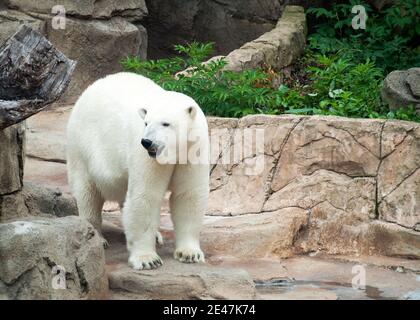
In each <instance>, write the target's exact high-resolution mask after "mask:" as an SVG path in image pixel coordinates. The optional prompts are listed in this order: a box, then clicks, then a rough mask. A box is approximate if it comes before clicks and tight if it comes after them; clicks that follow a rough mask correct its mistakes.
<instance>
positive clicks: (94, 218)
mask: <svg viewBox="0 0 420 320" xmlns="http://www.w3.org/2000/svg"><path fill="white" fill-rule="evenodd" d="M72 189H73V195H74V197H75V198H76V202H77V208H78V211H79V216H80V217H82V218H84V219H86V220H87V221H89V222H90V223H91V224H92V225H93V227H94V228H95V229H96V230H97V231H98V233H99V235H100V237H101V238H102V243H103V245H104V247H105V248H107V247H108V242H107V241H106V240H105V238H104V237H103V235H102V232H101V227H102V207H103V205H104V199H103V197H102V195H101V193H100V192H99V190H98V188H97V187H96V186H95V184H94V183H92V182H91V181H90V180H89V178H88V177H86V176H85V175H84V174H83V173H77V174H76V175H73V177H72Z"/></svg>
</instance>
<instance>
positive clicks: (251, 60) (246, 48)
mask: <svg viewBox="0 0 420 320" xmlns="http://www.w3.org/2000/svg"><path fill="white" fill-rule="evenodd" d="M305 42H306V18H305V13H304V11H303V8H301V7H297V6H287V7H286V9H285V11H284V12H283V14H282V17H281V18H280V19H279V21H278V23H277V25H276V26H275V28H274V29H273V30H271V31H269V32H266V33H264V34H263V35H262V36H260V37H259V38H258V39H255V40H253V41H251V42H248V43H246V44H244V45H243V46H242V47H240V48H239V49H236V50H234V51H232V52H231V53H229V54H228V55H227V56H226V61H227V65H226V66H225V69H226V70H232V71H242V70H244V69H254V68H257V67H263V66H264V65H269V66H271V67H273V68H275V69H281V68H283V67H286V66H288V65H290V64H292V63H293V62H294V61H295V60H296V59H297V58H298V57H299V56H300V55H301V54H302V53H303V50H304V48H305Z"/></svg>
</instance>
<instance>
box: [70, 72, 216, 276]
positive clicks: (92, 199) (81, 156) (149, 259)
mask: <svg viewBox="0 0 420 320" xmlns="http://www.w3.org/2000/svg"><path fill="white" fill-rule="evenodd" d="M191 106H193V107H194V108H195V109H194V115H192V114H191V113H188V112H187V109H188V108H189V107H191ZM142 108H144V109H146V110H147V114H146V115H145V118H144V120H143V119H142V115H143V114H142V112H140V111H139V110H140V109H142ZM143 116H144V115H143ZM146 121H147V122H150V124H149V125H148V127H147V128H149V129H147V130H148V131H149V133H150V132H152V133H150V134H152V135H153V133H156V131H157V132H164V133H165V132H166V131H165V130H167V129H168V128H165V127H163V126H162V125H161V123H162V122H168V123H170V125H171V127H170V128H171V129H176V130H177V129H178V128H179V127H181V126H186V127H187V130H188V131H190V130H192V129H194V130H199V132H201V135H202V137H203V139H201V140H200V146H201V147H202V148H203V150H204V149H205V150H207V149H208V148H209V142H208V133H207V132H208V131H207V130H208V129H207V122H206V118H205V116H204V114H203V112H202V111H201V109H200V108H199V107H198V105H197V104H196V103H195V102H194V100H193V99H191V98H189V97H187V96H185V95H183V94H180V93H175V92H170V91H166V90H164V89H162V88H161V87H159V86H158V85H157V84H155V83H154V82H153V81H151V80H149V79H147V78H145V77H142V76H139V75H135V74H131V73H117V74H114V75H110V76H107V77H105V78H103V79H100V80H98V81H96V82H95V83H93V84H92V85H91V86H90V87H89V88H88V89H87V90H86V91H85V92H84V93H83V94H82V95H81V97H80V98H79V100H78V101H77V103H76V105H75V106H74V108H73V111H72V114H71V117H70V120H69V123H68V128H67V138H68V147H67V168H68V177H69V183H70V186H71V188H72V191H73V193H74V196H75V197H76V200H77V205H78V209H79V215H80V216H82V217H85V218H86V219H87V220H88V221H90V222H91V223H92V224H93V225H94V227H95V228H96V229H97V230H100V227H101V222H102V218H101V212H102V206H103V203H104V201H106V200H111V201H117V202H119V203H120V206H121V207H123V225H124V229H125V233H126V238H127V247H128V250H129V252H130V257H129V263H130V264H131V265H132V266H133V267H134V268H136V269H151V268H154V267H157V266H158V265H159V264H161V260H160V258H159V256H158V255H157V253H156V250H155V246H156V236H159V235H158V225H159V216H160V206H161V203H162V200H163V197H164V194H165V192H166V191H167V190H170V191H171V198H170V206H171V214H172V220H173V222H174V228H175V235H176V248H175V253H174V256H175V258H176V259H178V260H180V261H183V262H198V261H204V254H203V252H202V251H201V249H200V244H199V231H200V226H201V221H202V216H203V214H204V212H205V210H206V207H207V201H208V195H209V165H208V163H202V164H191V163H187V164H160V163H158V161H157V159H153V158H151V157H150V156H149V154H148V153H147V151H146V150H145V149H144V148H143V147H142V145H141V139H142V138H143V137H144V134H145V133H146V131H147V130H145V125H144V123H145V122H146ZM149 126H150V127H149Z"/></svg>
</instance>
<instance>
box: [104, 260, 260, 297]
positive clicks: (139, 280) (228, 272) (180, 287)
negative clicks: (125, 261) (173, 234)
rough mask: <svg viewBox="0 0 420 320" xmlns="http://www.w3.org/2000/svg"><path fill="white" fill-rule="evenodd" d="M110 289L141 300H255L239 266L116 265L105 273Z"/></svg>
mask: <svg viewBox="0 0 420 320" xmlns="http://www.w3.org/2000/svg"><path fill="white" fill-rule="evenodd" d="M108 274H109V286H110V289H112V290H118V291H124V292H128V293H132V294H133V293H134V294H137V295H139V296H140V297H142V298H143V299H175V300H191V299H194V300H195V299H200V300H201V299H205V300H207V299H235V300H236V299H238V300H242V299H244V300H247V299H255V297H256V292H255V287H254V284H253V282H252V279H251V278H250V276H249V274H248V273H247V272H245V271H244V270H241V269H224V268H217V267H212V266H207V265H200V264H189V265H188V264H182V263H179V262H178V261H175V260H173V259H172V260H166V261H164V265H163V267H161V268H159V269H157V270H152V271H146V270H145V271H136V270H134V269H132V268H129V267H127V266H120V267H119V268H117V269H116V270H114V271H110V272H109V273H108Z"/></svg>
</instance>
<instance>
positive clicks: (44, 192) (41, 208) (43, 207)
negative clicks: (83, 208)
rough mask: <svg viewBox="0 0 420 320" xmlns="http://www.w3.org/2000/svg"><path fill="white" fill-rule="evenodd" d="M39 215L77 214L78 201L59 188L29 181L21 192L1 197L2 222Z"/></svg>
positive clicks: (0, 217)
mask: <svg viewBox="0 0 420 320" xmlns="http://www.w3.org/2000/svg"><path fill="white" fill-rule="evenodd" d="M38 215H39V216H42V215H44V216H45V215H53V216H56V217H64V216H69V215H77V205H76V201H75V199H74V198H73V197H72V196H71V195H70V194H68V193H62V191H61V190H59V189H58V188H55V189H52V188H48V187H44V186H41V185H37V184H32V183H30V182H27V181H26V182H25V185H24V186H23V189H22V190H21V191H20V192H15V193H12V194H9V195H4V196H2V197H1V199H0V222H4V221H8V220H13V219H16V218H18V217H19V218H24V217H27V216H38Z"/></svg>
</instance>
